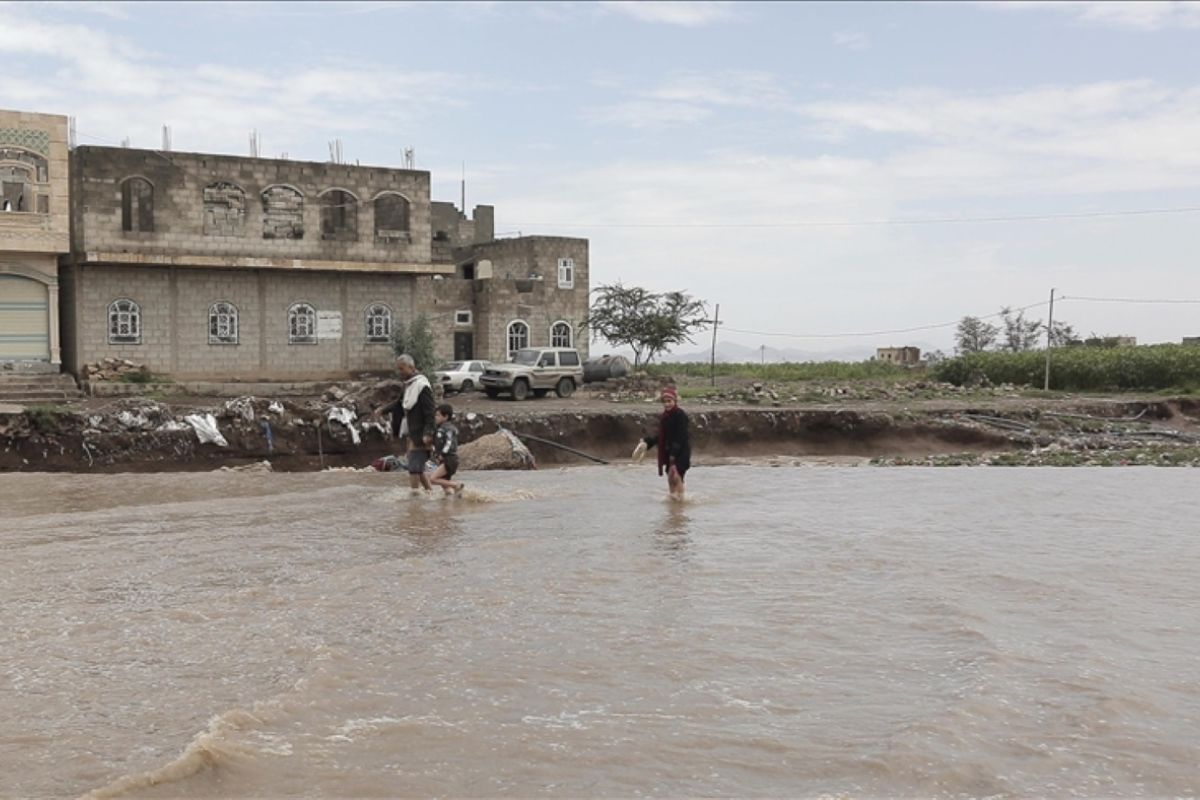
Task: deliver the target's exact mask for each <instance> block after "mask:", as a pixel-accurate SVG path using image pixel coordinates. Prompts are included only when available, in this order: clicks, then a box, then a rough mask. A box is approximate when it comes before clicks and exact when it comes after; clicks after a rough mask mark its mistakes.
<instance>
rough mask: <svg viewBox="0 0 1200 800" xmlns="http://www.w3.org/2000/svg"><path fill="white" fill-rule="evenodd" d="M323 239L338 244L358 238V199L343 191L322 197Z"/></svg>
mask: <svg viewBox="0 0 1200 800" xmlns="http://www.w3.org/2000/svg"><path fill="white" fill-rule="evenodd" d="M321 238H322V239H327V240H333V241H338V242H346V241H350V242H352V241H354V240H355V239H357V238H358V198H357V197H355V196H354V195H352V194H350V193H349V192H347V191H344V190H342V189H330V190H329V191H327V192H325V193H324V194H323V195H321Z"/></svg>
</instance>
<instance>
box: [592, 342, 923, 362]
mask: <svg viewBox="0 0 1200 800" xmlns="http://www.w3.org/2000/svg"><path fill="white" fill-rule="evenodd" d="M912 346H914V347H919V348H921V353H922V354H924V353H926V352H928V350H930V349H934V348H933V345H929V344H926V343H923V342H915V343H912ZM591 354H592V356H593V357H595V356H601V355H606V354H612V355H617V354H620V355H623V356H625V357H626V358H628V359H629V360H630V361H633V351H631V350H620V349H613V350H604V349H602V348H601V347H600V346H598V345H597V344H593V345H592V348H591ZM874 355H875V348H874V347H871V346H867V345H855V346H851V347H840V348H836V349H833V350H801V349H799V348H794V347H783V348H780V347H765V348H762V349H760V348H758V347H749V346H747V345H744V344H738V343H737V342H717V361H718V362H719V363H722V364H744V363H759V362H765V363H767V364H778V363H780V362H785V361H786V362H793V363H802V362H805V361H851V362H853V361H866V360H868V359H870V358H872V357H873V356H874ZM711 357H712V351H711V350H709V349H704V350H688V351H687V352H676V353H666V354H663V355H659V356H658V357H657V358H655V361H657V362H660V363H665V364H679V363H683V362H691V363H696V362H701V363H705V364H707V363H708V362H709V360H710V359H711Z"/></svg>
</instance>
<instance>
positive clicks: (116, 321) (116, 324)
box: [108, 297, 142, 344]
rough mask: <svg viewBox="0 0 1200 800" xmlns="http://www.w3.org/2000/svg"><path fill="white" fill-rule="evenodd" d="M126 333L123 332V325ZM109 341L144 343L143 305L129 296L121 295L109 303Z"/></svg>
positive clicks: (113, 342)
mask: <svg viewBox="0 0 1200 800" xmlns="http://www.w3.org/2000/svg"><path fill="white" fill-rule="evenodd" d="M122 325H124V326H125V331H126V332H125V333H121V326H122ZM108 343H109V344H141V343H142V307H141V306H140V305H138V304H137V302H135V301H133V300H130V299H129V298H128V297H119V298H117V299H116V300H113V301H112V302H111V303H109V304H108Z"/></svg>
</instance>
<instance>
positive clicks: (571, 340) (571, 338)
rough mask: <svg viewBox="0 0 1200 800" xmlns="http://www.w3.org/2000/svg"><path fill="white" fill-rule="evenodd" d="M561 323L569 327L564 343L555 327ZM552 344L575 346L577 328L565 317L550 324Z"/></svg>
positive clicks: (552, 345) (553, 345) (556, 345)
mask: <svg viewBox="0 0 1200 800" xmlns="http://www.w3.org/2000/svg"><path fill="white" fill-rule="evenodd" d="M559 325H561V326H563V327H564V328H566V329H567V340H566V344H563V342H562V339H561V338H557V337H556V336H555V333H554V329H555V328H557V327H558V326H559ZM550 346H551V347H574V346H575V330H574V329H573V328H572V327H571V323H569V322H567V321H566V320H565V319H560V320H556V321H555V322H554V323H552V324H551V325H550Z"/></svg>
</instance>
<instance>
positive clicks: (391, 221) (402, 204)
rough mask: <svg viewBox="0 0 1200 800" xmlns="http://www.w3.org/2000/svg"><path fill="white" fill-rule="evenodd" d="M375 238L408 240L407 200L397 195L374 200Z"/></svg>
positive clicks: (388, 195) (380, 196)
mask: <svg viewBox="0 0 1200 800" xmlns="http://www.w3.org/2000/svg"><path fill="white" fill-rule="evenodd" d="M375 238H376V239H385V240H390V239H405V240H407V239H408V200H407V199H406V198H405V197H404V196H402V195H398V194H381V195H379V197H376V198H375Z"/></svg>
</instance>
